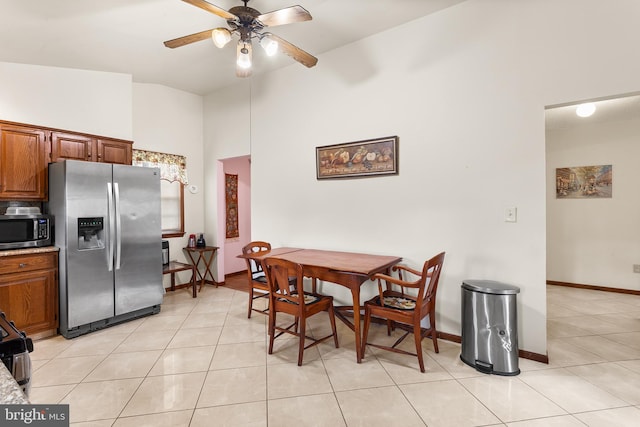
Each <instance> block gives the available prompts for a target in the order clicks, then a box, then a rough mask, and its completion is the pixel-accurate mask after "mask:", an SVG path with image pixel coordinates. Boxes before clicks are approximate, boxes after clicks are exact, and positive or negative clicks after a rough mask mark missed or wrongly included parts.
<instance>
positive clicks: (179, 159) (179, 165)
mask: <svg viewBox="0 0 640 427" xmlns="http://www.w3.org/2000/svg"><path fill="white" fill-rule="evenodd" d="M131 163H132V164H133V165H134V166H146V167H152V168H160V178H161V179H166V180H167V181H169V182H175V181H179V182H181V183H182V184H184V185H187V184H188V183H189V179H188V177H187V158H186V157H185V156H180V155H177V154H167V153H158V152H156V151H147V150H133V155H132V162H131Z"/></svg>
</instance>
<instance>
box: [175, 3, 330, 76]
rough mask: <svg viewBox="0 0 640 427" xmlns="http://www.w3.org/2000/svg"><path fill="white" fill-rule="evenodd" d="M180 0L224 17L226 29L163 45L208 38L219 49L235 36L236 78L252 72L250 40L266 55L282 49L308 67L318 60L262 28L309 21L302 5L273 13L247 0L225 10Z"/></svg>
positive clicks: (178, 44)
mask: <svg viewBox="0 0 640 427" xmlns="http://www.w3.org/2000/svg"><path fill="white" fill-rule="evenodd" d="M182 1H184V2H185V3H189V4H191V5H193V6H196V7H199V8H201V9H204V10H206V11H207V12H211V13H213V14H215V15H218V16H220V17H222V18H224V19H226V20H227V24H228V25H229V29H227V28H214V29H212V30H205V31H201V32H199V33H195V34H190V35H188V36H183V37H178V38H177V39H173V40H168V41H166V42H164V45H165V46H166V47H169V48H171V49H174V48H176V47H180V46H184V45H187V44H190V43H195V42H199V41H202V40H206V39H208V38H209V37H211V38H212V39H213V43H214V44H215V45H216V46H217V47H219V48H222V47H224V46H225V45H226V44H227V43H228V42H229V41H231V36H232V35H234V34H235V35H238V37H239V40H238V45H237V48H236V51H237V53H236V56H237V60H236V75H237V76H238V77H248V76H250V75H251V60H252V47H251V41H252V40H257V41H258V42H259V43H260V45H261V46H262V47H263V48H264V49H265V51H266V52H267V55H269V56H272V55H274V54H275V53H277V52H278V51H282V52H283V53H285V54H286V55H289V56H290V57H292V58H293V59H295V60H296V61H298V62H299V63H301V64H302V65H304V66H306V67H309V68H311V67H313V66H314V65H316V63H317V62H318V58H316V57H315V56H313V55H311V54H309V53H307V52H305V51H304V50H302V49H300V48H299V47H297V46H294V45H293V44H291V43H289V42H288V41H286V40H284V39H283V38H281V37H278V36H276V35H275V34H272V33H270V32H268V31H265V28H267V27H274V26H277V25H284V24H291V23H294V22H303V21H310V20H311V19H312V18H311V14H309V12H308V11H307V10H306V9H305V8H303V7H302V6H298V5H296V6H290V7H285V8H284V9H279V10H274V11H273V12H268V13H260V12H258V11H257V10H255V9H253V8H250V7H248V6H247V3H248V2H249V0H241V1H242V2H243V3H244V6H234V7H232V8H231V9H229V10H228V11H226V10H224V9H222V8H219V7H218V6H214V5H213V4H211V3H209V2H207V1H204V0H182Z"/></svg>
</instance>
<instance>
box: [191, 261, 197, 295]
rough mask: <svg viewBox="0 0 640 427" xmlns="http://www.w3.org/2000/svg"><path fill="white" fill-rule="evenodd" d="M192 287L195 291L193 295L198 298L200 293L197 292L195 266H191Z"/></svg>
mask: <svg viewBox="0 0 640 427" xmlns="http://www.w3.org/2000/svg"><path fill="white" fill-rule="evenodd" d="M191 289H192V292H193V297H194V298H196V297H197V296H198V294H197V293H196V268H195V266H194V267H193V268H191Z"/></svg>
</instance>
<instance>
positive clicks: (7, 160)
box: [0, 123, 49, 200]
mask: <svg viewBox="0 0 640 427" xmlns="http://www.w3.org/2000/svg"><path fill="white" fill-rule="evenodd" d="M46 137H47V132H46V131H44V130H41V129H35V128H31V127H22V126H16V125H9V124H3V123H0V200H7V199H10V200H16V199H17V200H46V199H47V160H48V157H49V147H48V144H47V138H46Z"/></svg>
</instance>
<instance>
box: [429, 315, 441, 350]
mask: <svg viewBox="0 0 640 427" xmlns="http://www.w3.org/2000/svg"><path fill="white" fill-rule="evenodd" d="M429 327H431V339H432V340H433V349H434V350H435V352H436V353H440V351H439V350H438V332H437V331H436V313H429Z"/></svg>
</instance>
